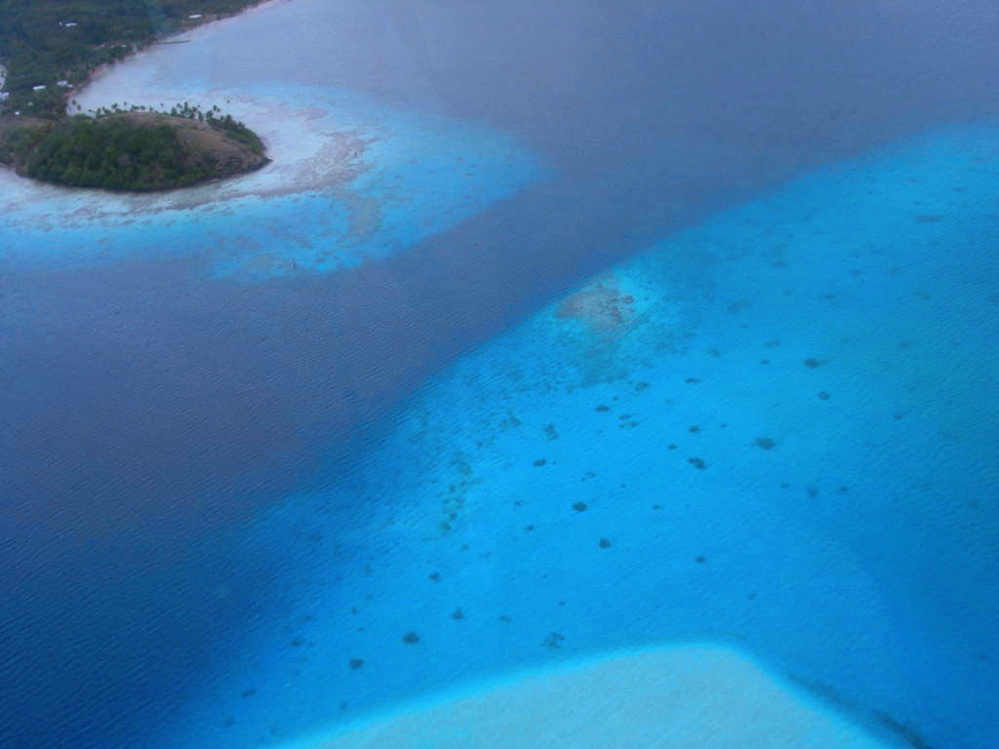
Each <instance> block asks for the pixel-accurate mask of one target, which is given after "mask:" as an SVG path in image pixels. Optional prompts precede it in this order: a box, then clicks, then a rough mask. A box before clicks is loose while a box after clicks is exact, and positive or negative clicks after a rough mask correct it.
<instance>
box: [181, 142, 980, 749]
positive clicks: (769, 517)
mask: <svg viewBox="0 0 999 749" xmlns="http://www.w3.org/2000/svg"><path fill="white" fill-rule="evenodd" d="M997 163H999V131H997V130H995V129H992V128H985V127H982V128H975V129H972V128H969V129H963V130H954V131H950V132H943V133H935V134H932V135H927V136H926V137H923V138H920V139H918V140H916V141H913V142H910V143H908V144H905V145H904V146H902V147H897V148H893V149H890V150H888V151H887V152H881V153H879V154H875V155H873V156H872V157H870V158H868V159H864V160H860V161H856V162H851V163H846V164H841V165H838V166H836V167H834V168H830V169H827V170H824V171H823V172H822V173H820V174H818V175H816V176H814V177H811V178H808V179H803V180H800V181H797V182H795V183H793V184H791V185H789V186H788V187H786V188H785V189H782V190H780V191H778V192H776V193H774V194H771V195H769V196H768V197H766V198H763V199H761V200H759V201H758V202H755V203H753V204H750V205H747V206H745V207H743V208H740V209H738V210H733V211H731V212H728V213H726V214H724V215H721V216H719V217H718V218H716V219H714V220H712V221H710V222H708V223H706V224H705V225H704V226H702V227H699V228H696V229H693V230H690V231H688V232H685V233H684V234H682V235H680V236H678V237H675V238H672V239H669V240H665V241H663V242H662V243H661V244H660V245H659V246H657V247H655V248H653V249H652V250H651V251H650V252H648V253H646V254H643V255H642V256H640V257H637V258H636V259H634V260H633V261H631V262H628V263H626V264H624V265H622V266H620V267H618V268H615V269H614V270H613V271H611V272H609V273H608V274H606V275H605V276H603V277H601V278H599V279H594V280H593V282H592V283H591V284H589V285H588V286H587V287H586V288H585V289H582V290H580V291H579V292H577V293H575V294H573V295H570V296H568V297H566V298H564V299H561V300H558V301H557V302H556V303H554V304H553V305H552V306H551V307H549V308H548V309H546V310H544V311H543V312H541V313H539V314H538V315H536V316H534V317H533V318H531V319H529V320H527V321H525V322H524V323H523V324H522V325H520V326H519V327H517V328H516V329H514V330H512V331H510V332H508V333H507V334H505V335H502V336H500V337H499V338H497V339H495V340H494V341H492V342H490V343H488V344H486V345H484V346H482V347H481V348H480V349H479V350H477V351H475V352H472V353H470V354H469V355H467V356H465V357H464V358H463V359H462V360H460V361H459V362H458V363H456V364H455V365H454V366H453V367H451V368H450V369H449V370H448V371H446V372H444V373H442V374H441V375H439V376H438V377H436V378H435V379H434V380H433V381H432V382H431V383H429V384H428V385H427V386H426V387H425V388H424V389H423V391H422V392H421V393H420V394H419V395H418V396H417V397H416V398H414V399H413V400H412V401H411V402H410V403H409V404H408V405H407V406H406V407H405V408H404V409H403V410H402V411H401V412H400V413H399V414H398V415H397V417H396V423H395V426H394V429H393V430H392V433H391V434H390V436H389V437H388V438H387V440H386V442H385V443H384V444H383V445H382V446H381V447H380V449H379V450H378V451H377V452H375V453H373V454H371V455H370V456H369V457H368V459H367V460H366V461H365V462H364V463H363V464H362V465H360V466H358V467H357V469H356V470H355V471H354V472H353V473H352V474H351V475H350V476H348V477H345V478H344V479H343V481H342V483H341V484H340V485H338V486H336V487H333V488H330V489H328V490H323V491H317V492H316V493H314V494H312V495H303V496H296V497H289V498H288V499H287V501H286V502H285V503H284V504H282V505H281V506H280V507H277V508H275V509H274V511H273V513H272V514H271V515H270V516H269V517H267V518H265V519H262V520H261V522H260V524H259V527H258V529H257V531H256V535H254V536H253V537H252V538H250V539H248V541H247V549H248V553H266V554H271V555H274V557H275V558H277V559H281V560H282V562H283V564H284V565H285V569H286V570H287V580H286V584H287V590H288V591H289V596H290V597H291V598H292V599H293V600H294V601H295V602H294V604H293V605H291V606H289V608H288V609H287V610H284V611H279V612H273V618H272V619H271V620H269V621H262V622H259V623H257V627H256V628H255V629H254V630H252V631H251V632H250V634H249V635H248V638H247V643H246V644H245V648H246V649H245V650H243V651H239V650H234V651H233V652H231V653H220V654H219V660H220V662H222V663H223V664H224V665H223V666H222V667H221V673H219V674H217V675H216V678H213V679H209V680H207V681H206V684H205V685H204V691H203V692H202V694H200V695H199V696H198V697H197V698H196V700H195V702H194V703H193V708H192V710H191V711H190V712H189V713H188V714H186V715H184V716H183V717H182V718H181V719H179V720H178V723H177V725H176V726H175V729H176V731H175V732H174V733H171V734H169V735H168V739H167V744H166V745H167V746H171V747H175V746H205V747H209V746H211V747H222V746H234V747H235V746H241V747H252V746H270V745H274V744H278V743H280V742H282V741H286V740H290V739H293V738H294V737H295V736H297V735H302V734H305V733H311V732H313V731H315V730H316V729H317V728H320V727H321V726H323V725H329V726H331V727H335V726H336V725H337V723H338V722H343V721H347V720H353V719H356V718H357V716H358V715H362V714H364V713H365V712H368V711H374V710H379V709H384V708H385V707H386V706H388V705H390V704H391V703H403V702H405V701H406V700H408V699H410V698H412V697H413V696H414V695H418V694H420V693H425V692H427V691H430V690H439V689H445V688H448V687H449V686H450V685H452V684H454V683H455V682H456V681H457V680H461V679H478V678H482V677H483V676H484V675H485V676H488V675H489V674H491V673H497V672H502V671H505V670H508V669H512V668H517V667H521V666H524V665H528V664H530V665H539V664H543V663H546V662H556V661H558V660H560V659H562V658H566V657H578V656H580V655H581V654H584V653H587V652H593V651H599V650H607V649H614V648H618V647H623V646H630V645H640V644H642V643H652V642H680V641H684V640H689V639H697V640H700V641H704V640H715V641H720V642H726V643H730V644H733V645H736V646H738V647H739V648H740V649H743V650H748V651H749V652H752V653H755V654H757V655H759V656H760V657H762V658H763V659H764V660H765V661H766V662H767V663H768V664H770V665H771V666H773V667H774V668H776V669H777V670H779V671H781V672H783V673H785V674H788V675H790V676H791V677H792V678H794V679H795V680H797V681H798V683H801V684H804V685H806V686H807V687H808V688H809V689H811V690H814V691H815V692H817V693H818V694H819V695H820V696H821V697H822V698H823V699H826V700H828V701H830V702H831V703H833V704H834V705H836V706H837V707H839V708H843V709H845V710H847V711H848V712H849V713H850V714H851V715H853V716H854V717H856V718H857V719H858V720H862V721H864V722H866V723H869V724H870V725H872V726H874V727H876V728H877V729H878V730H879V731H881V732H882V733H883V734H884V735H886V736H888V737H890V738H892V739H894V740H895V741H897V742H898V743H899V744H900V745H905V744H906V742H908V744H909V745H917V746H921V745H926V746H948V747H956V748H957V749H974V748H975V747H983V746H988V745H989V742H990V741H992V739H993V738H994V735H995V734H994V733H993V732H992V729H993V728H994V725H991V721H992V720H993V717H992V716H995V715H999V680H997V676H996V672H995V665H994V664H995V662H996V658H997V657H999V635H997V633H996V630H995V628H994V626H992V624H994V622H995V621H996V615H997V613H999V579H997V577H996V575H995V574H994V572H995V561H996V559H995V544H994V530H993V529H994V528H995V527H996V521H997V520H999V510H997V502H996V492H995V486H996V485H997V479H999V476H997V464H996V460H995V455H994V449H993V448H994V428H995V423H996V416H997V414H996V408H995V403H994V398H993V397H992V394H994V393H995V392H997V388H999V349H997V348H996V347H995V346H994V341H995V340H996V339H997V334H999V279H997V277H996V275H995V273H994V268H995V267H997V266H999V251H997V249H996V243H995V241H994V238H995V233H996V228H997V227H999V219H997V217H996V214H997V209H996V196H997V195H999V178H997V174H996V173H995V169H996V165H997ZM577 503H583V504H584V505H585V508H584V507H583V506H582V505H580V504H577ZM574 505H575V506H574ZM344 508H352V509H350V511H349V512H348V511H346V510H345V509H344ZM990 623H991V624H990ZM408 632H413V633H415V634H416V635H417V636H418V638H419V640H418V642H414V643H407V642H406V641H405V640H404V636H405V635H406V634H407V633H408ZM352 659H358V660H363V664H362V665H359V666H358V664H357V662H355V663H354V667H352V665H351V660H352ZM250 690H253V691H252V697H244V696H243V695H246V694H247V693H249V691H250ZM919 742H925V743H919Z"/></svg>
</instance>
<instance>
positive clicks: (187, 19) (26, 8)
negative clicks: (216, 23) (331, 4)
mask: <svg viewBox="0 0 999 749" xmlns="http://www.w3.org/2000/svg"><path fill="white" fill-rule="evenodd" d="M258 2H260V0H0V64H2V65H4V66H5V67H6V68H7V80H6V83H5V85H4V86H3V93H2V94H0V99H2V101H0V114H13V113H14V112H20V113H21V115H22V116H29V115H30V116H33V117H44V118H48V119H57V118H59V117H61V116H62V115H63V114H64V113H65V111H66V102H67V95H68V94H69V93H71V92H72V89H73V87H75V86H78V85H80V84H82V83H84V82H85V81H86V80H87V78H88V77H89V76H90V75H91V73H93V71H95V70H96V69H97V68H99V67H100V66H102V65H107V64H111V63H115V62H118V61H119V60H122V59H123V58H125V57H126V56H128V55H130V54H132V53H133V52H136V51H138V50H139V49H142V48H143V47H146V46H148V45H149V44H152V43H153V42H156V41H157V40H159V39H162V38H163V37H165V36H168V35H170V34H176V33H178V32H182V31H184V30H185V29H189V28H192V27H194V26H197V25H199V24H202V23H205V22H206V21H211V20H214V19H217V18H221V17H224V16H231V15H235V14H236V13H239V12H240V11H241V10H243V9H244V8H246V7H248V6H250V5H255V4H257V3H258ZM3 94H6V95H7V96H6V97H4V96H3Z"/></svg>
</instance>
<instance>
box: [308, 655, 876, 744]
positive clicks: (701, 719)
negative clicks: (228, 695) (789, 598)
mask: <svg viewBox="0 0 999 749" xmlns="http://www.w3.org/2000/svg"><path fill="white" fill-rule="evenodd" d="M299 746H301V747H306V746H309V747H312V749H358V748H360V747H365V748H367V749H374V748H375V747H377V748H378V749H395V748H396V747H399V748H413V749H415V748H416V747H420V748H421V749H430V748H431V747H433V748H434V749H441V748H447V747H463V748H465V749H469V748H472V747H483V748H485V747H497V748H498V747H603V748H604V749H606V748H607V747H670V748H671V749H720V748H722V747H724V748H725V749H782V748H783V747H787V748H788V749H819V748H821V749H859V748H860V747H865V748H872V747H884V746H886V744H883V743H882V742H881V741H879V740H876V739H874V738H872V737H871V736H869V735H867V734H865V733H864V732H863V731H862V730H861V729H860V728H858V727H857V726H854V725H852V724H850V723H849V722H847V721H846V720H844V719H843V718H841V717H839V716H838V715H836V714H834V713H832V712H831V711H829V710H827V709H825V708H823V707H822V706H821V705H819V704H818V703H816V702H813V701H812V700H810V699H808V698H807V697H806V696H804V695H802V694H799V693H796V691H795V690H792V689H791V688H790V687H789V686H787V685H784V684H781V683H780V682H779V681H778V680H776V679H774V678H773V677H771V676H770V675H768V674H767V673H765V672H764V671H763V670H762V669H761V668H760V667H759V666H757V665H756V664H754V663H753V662H752V661H751V660H750V659H748V658H745V657H743V656H741V655H739V654H738V653H736V652H734V651H731V650H728V649H724V648H721V647H704V646H685V647H675V648H669V649H661V650H649V651H645V652H641V653H637V654H629V655H623V656H618V657H612V658H606V659H602V660H597V661H592V662H590V663H586V664H584V665H581V666H579V667H576V668H572V669H569V670H559V671H554V672H549V673H543V674H536V675H529V676H526V677H523V678H519V679H516V680H515V681H512V682H510V683H508V684H505V685H502V686H499V687H495V688H492V689H489V690H486V691H483V692H480V693H476V694H473V695H470V696H465V697H461V698H459V699H456V700H453V701H450V702H446V703H443V704H439V705H435V706H431V707H426V708H421V709H416V710H412V711H407V712H404V713H401V714H399V715H395V716H392V717H389V718H387V719H384V720H380V721H377V722H375V723H372V724H370V725H367V726H363V727H360V728H356V729H354V730H350V731H347V732H345V733H342V734H340V735H338V736H334V737H332V738H326V739H319V740H315V741H312V742H309V743H303V744H300V745H299Z"/></svg>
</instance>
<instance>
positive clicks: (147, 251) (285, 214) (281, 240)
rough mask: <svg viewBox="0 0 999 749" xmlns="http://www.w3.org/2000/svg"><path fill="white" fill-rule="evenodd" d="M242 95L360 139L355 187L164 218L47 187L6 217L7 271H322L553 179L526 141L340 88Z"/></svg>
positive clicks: (131, 200) (195, 196)
mask: <svg viewBox="0 0 999 749" xmlns="http://www.w3.org/2000/svg"><path fill="white" fill-rule="evenodd" d="M190 86H191V87H192V89H196V90H200V89H198V87H199V86H200V87H202V88H204V87H206V86H207V84H205V83H199V82H190ZM241 95H242V96H244V97H245V96H250V97H254V96H255V97H260V98H263V99H266V100H268V101H269V102H271V103H273V102H287V104H288V107H289V108H295V109H305V108H308V107H313V108H314V109H315V112H322V116H317V115H316V114H315V112H314V113H313V115H312V116H313V118H314V119H315V122H316V123H318V124H316V125H315V126H316V127H319V128H326V129H327V131H328V132H330V133H334V132H342V133H349V134H350V137H351V138H353V139H356V140H357V141H358V142H361V143H363V145H362V146H361V147H360V148H359V150H358V153H357V156H356V158H355V159H353V160H351V162H350V163H349V164H348V165H347V166H348V168H349V171H350V173H351V174H352V175H353V176H352V178H351V179H349V180H347V181H344V182H338V183H336V184H331V185H329V186H327V187H323V188H317V189H313V188H309V189H302V190H300V191H298V192H294V191H291V192H290V193H289V194H283V195H266V196H263V197H259V196H254V195H249V196H245V197H238V198H229V199H226V198H225V195H224V193H222V194H221V198H222V199H217V198H218V195H219V194H218V193H217V190H218V187H217V186H213V185H206V186H200V187H196V188H192V189H190V190H188V191H178V192H174V193H171V194H170V195H171V196H172V197H174V198H178V199H180V198H183V196H185V195H189V196H191V202H192V203H193V202H201V201H207V202H204V203H203V204H201V205H193V206H191V207H176V206H174V207H170V208H169V209H164V207H163V206H164V201H163V199H162V196H157V195H145V196H143V195H130V196H128V195H108V194H107V193H103V192H100V191H89V190H88V191H81V190H67V189H56V188H44V189H43V191H42V192H40V193H39V194H38V195H39V197H38V198H37V199H32V200H31V201H30V202H26V201H22V202H21V203H18V204H12V205H9V206H7V209H6V211H5V213H4V214H3V215H2V216H0V262H5V263H9V264H13V265H16V266H21V267H35V268H37V267H50V268H66V267H79V266H85V265H92V264H97V263H105V262H117V261H120V260H122V259H126V258H153V257H190V256H197V257H204V258H205V261H206V267H207V269H208V273H209V274H210V275H213V276H218V277H228V278H234V279H237V280H255V279H266V278H270V277H274V276H287V275H290V274H294V273H301V272H318V273H324V272H330V271H333V270H336V269H339V268H344V267H350V266H355V265H358V264H360V263H361V262H363V261H364V259H365V258H369V257H384V256H387V255H390V254H393V253H395V252H399V251H402V250H405V249H407V248H409V247H412V246H413V245H414V244H416V243H418V242H419V241H421V240H422V239H424V238H426V237H428V236H431V235H433V234H436V233H438V232H441V231H443V230H445V229H447V228H449V227H451V226H454V225H455V224H457V223H459V222H461V221H463V220H465V219H466V218H468V217H470V216H473V215H475V214H476V213H478V212H480V211H482V210H483V209H484V208H486V207H487V206H489V205H490V204H492V203H494V202H496V201H498V200H501V199H503V198H505V197H508V196H510V195H512V194H513V193H515V192H517V191H518V190H519V189H521V188H522V187H524V186H525V185H527V184H529V183H531V182H534V181H536V180H539V179H542V178H543V177H544V175H545V172H544V169H543V168H542V166H541V165H540V163H539V161H538V160H537V158H536V156H535V155H534V154H533V153H532V152H530V151H529V150H527V149H526V148H525V147H524V146H523V145H522V144H520V143H518V142H517V141H515V140H514V139H512V138H509V137H508V136H506V135H503V134H500V133H498V132H496V131H494V130H490V129H488V128H486V127H482V126H479V125H476V124H472V123H464V122H457V121H454V120H448V119H445V118H442V117H434V116H429V115H425V114H418V113H413V112H407V111H399V110H394V109H391V108H388V107H385V106H384V105H380V104H379V103H377V102H375V101H373V100H371V99H370V98H368V97H366V96H363V95H361V94H355V93H351V92H346V91H342V90H335V89H319V88H307V87H302V86H290V85H280V86H278V85H273V84H270V85H259V86H254V87H253V88H252V89H250V90H248V91H241ZM167 106H169V102H168V103H167ZM252 177H253V175H251V178H252ZM292 187H293V186H292ZM109 205H113V206H114V209H113V211H109V210H108V206H109Z"/></svg>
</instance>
